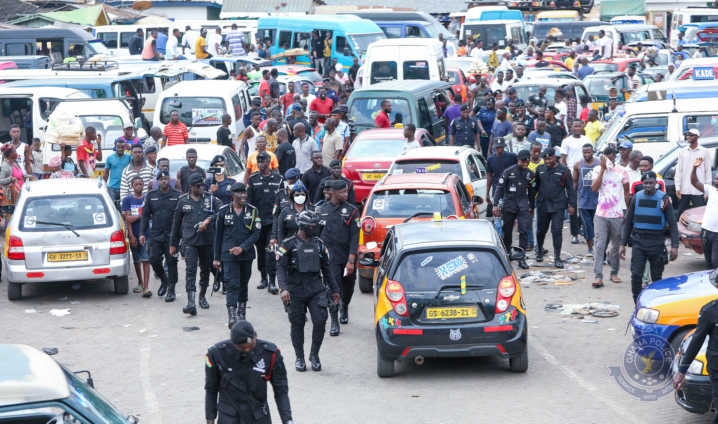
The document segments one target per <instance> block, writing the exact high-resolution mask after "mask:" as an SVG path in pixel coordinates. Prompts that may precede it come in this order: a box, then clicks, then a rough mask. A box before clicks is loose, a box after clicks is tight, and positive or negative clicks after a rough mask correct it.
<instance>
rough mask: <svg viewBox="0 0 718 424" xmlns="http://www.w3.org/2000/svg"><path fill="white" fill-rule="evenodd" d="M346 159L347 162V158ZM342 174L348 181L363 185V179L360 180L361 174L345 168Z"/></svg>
mask: <svg viewBox="0 0 718 424" xmlns="http://www.w3.org/2000/svg"><path fill="white" fill-rule="evenodd" d="M344 159H345V160H346V158H344ZM342 173H343V174H344V176H345V177H346V178H347V179H348V180H350V181H351V182H353V183H354V184H361V182H362V181H361V178H359V173H358V172H356V171H355V170H354V169H349V168H346V167H344V168H342Z"/></svg>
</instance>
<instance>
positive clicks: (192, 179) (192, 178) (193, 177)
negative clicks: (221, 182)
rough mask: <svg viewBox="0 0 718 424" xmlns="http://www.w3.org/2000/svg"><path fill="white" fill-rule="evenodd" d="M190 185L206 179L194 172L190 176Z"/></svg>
mask: <svg viewBox="0 0 718 424" xmlns="http://www.w3.org/2000/svg"><path fill="white" fill-rule="evenodd" d="M188 182H189V185H195V184H199V183H202V182H204V179H203V178H202V175H200V174H192V175H190V177H189V181H188Z"/></svg>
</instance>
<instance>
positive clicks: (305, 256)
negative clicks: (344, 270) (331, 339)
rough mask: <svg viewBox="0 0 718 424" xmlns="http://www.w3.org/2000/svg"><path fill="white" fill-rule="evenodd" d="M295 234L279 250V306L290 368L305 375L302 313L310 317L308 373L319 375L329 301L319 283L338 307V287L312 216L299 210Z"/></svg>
mask: <svg viewBox="0 0 718 424" xmlns="http://www.w3.org/2000/svg"><path fill="white" fill-rule="evenodd" d="M296 222H297V226H298V230H297V233H296V234H295V235H293V236H292V237H289V238H287V239H285V240H284V241H283V242H282V244H281V246H280V247H279V250H278V253H277V255H279V256H280V258H279V263H278V265H277V278H278V280H279V287H280V288H281V289H282V294H281V297H282V302H284V304H285V305H288V306H289V322H290V323H291V324H292V331H291V336H292V345H294V352H295V353H296V355H297V360H296V362H295V364H294V366H295V368H296V369H297V371H306V370H307V364H306V363H305V362H304V322H305V311H306V309H309V314H310V315H311V316H312V348H311V350H310V353H309V362H311V364H312V370H314V371H320V370H321V369H322V364H321V362H320V361H319V348H320V347H321V346H322V341H323V340H324V331H325V327H326V323H327V307H328V306H329V299H328V298H327V292H326V289H325V287H324V283H323V282H322V276H321V275H320V271H321V274H322V275H323V276H324V278H325V279H326V281H327V282H328V284H329V287H330V289H331V292H332V301H333V303H334V304H335V305H336V304H337V303H339V286H337V283H336V280H335V279H334V275H333V274H332V270H331V268H330V267H329V258H328V256H329V253H328V251H327V248H326V247H325V246H324V242H323V241H322V240H321V239H319V237H317V236H318V235H319V233H321V231H322V229H321V226H320V225H319V217H318V216H317V214H316V213H314V212H312V211H309V210H303V211H302V212H300V213H299V215H296Z"/></svg>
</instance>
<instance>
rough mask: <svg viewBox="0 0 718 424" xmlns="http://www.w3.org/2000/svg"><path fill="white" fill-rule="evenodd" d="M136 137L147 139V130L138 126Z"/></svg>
mask: <svg viewBox="0 0 718 424" xmlns="http://www.w3.org/2000/svg"><path fill="white" fill-rule="evenodd" d="M137 138H139V139H140V140H147V131H145V129H144V128H139V129H138V130H137Z"/></svg>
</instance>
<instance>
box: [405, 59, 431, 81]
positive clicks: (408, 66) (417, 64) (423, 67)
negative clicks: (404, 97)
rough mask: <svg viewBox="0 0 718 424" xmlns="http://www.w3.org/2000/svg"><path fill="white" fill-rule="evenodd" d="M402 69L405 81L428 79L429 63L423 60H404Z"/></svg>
mask: <svg viewBox="0 0 718 424" xmlns="http://www.w3.org/2000/svg"><path fill="white" fill-rule="evenodd" d="M402 67H403V71H404V79H405V80H428V79H429V62H427V61H425V60H406V61H404V62H403V64H402Z"/></svg>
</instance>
